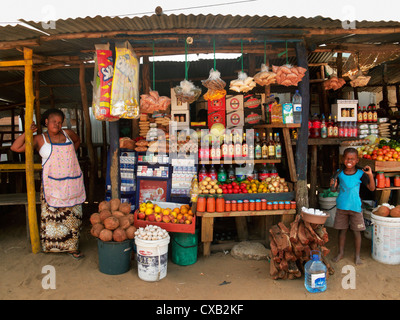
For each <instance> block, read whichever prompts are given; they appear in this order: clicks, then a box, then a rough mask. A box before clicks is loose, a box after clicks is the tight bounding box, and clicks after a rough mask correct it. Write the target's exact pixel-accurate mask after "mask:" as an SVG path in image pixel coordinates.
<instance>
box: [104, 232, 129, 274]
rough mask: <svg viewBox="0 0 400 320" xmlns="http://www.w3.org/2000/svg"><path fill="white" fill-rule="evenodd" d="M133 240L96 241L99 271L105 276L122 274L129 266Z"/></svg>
mask: <svg viewBox="0 0 400 320" xmlns="http://www.w3.org/2000/svg"><path fill="white" fill-rule="evenodd" d="M132 246H133V240H125V241H122V242H114V241H107V242H105V241H102V240H100V239H97V251H98V255H99V269H100V272H102V273H105V274H111V275H116V274H122V273H125V272H128V271H129V269H130V266H131V257H132Z"/></svg>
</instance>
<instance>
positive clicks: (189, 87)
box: [174, 79, 201, 103]
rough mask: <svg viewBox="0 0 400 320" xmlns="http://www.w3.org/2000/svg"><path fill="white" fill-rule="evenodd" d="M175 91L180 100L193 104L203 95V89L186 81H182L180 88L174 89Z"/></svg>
mask: <svg viewBox="0 0 400 320" xmlns="http://www.w3.org/2000/svg"><path fill="white" fill-rule="evenodd" d="M174 91H175V95H176V98H177V99H178V100H180V101H182V102H188V103H193V102H194V101H196V100H197V99H198V98H199V96H200V94H201V89H199V88H198V87H196V86H195V85H194V84H193V83H192V82H191V81H188V80H186V79H185V80H182V81H181V82H180V84H179V86H176V87H175V88H174Z"/></svg>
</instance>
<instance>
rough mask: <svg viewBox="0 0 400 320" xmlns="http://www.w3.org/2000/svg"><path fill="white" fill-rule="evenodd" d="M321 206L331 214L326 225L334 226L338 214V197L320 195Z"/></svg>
mask: <svg viewBox="0 0 400 320" xmlns="http://www.w3.org/2000/svg"><path fill="white" fill-rule="evenodd" d="M318 202H319V207H320V209H321V210H322V211H324V212H325V213H327V214H329V218H328V219H326V221H325V226H327V227H330V228H333V223H334V222H335V216H336V197H325V198H324V197H321V196H319V197H318Z"/></svg>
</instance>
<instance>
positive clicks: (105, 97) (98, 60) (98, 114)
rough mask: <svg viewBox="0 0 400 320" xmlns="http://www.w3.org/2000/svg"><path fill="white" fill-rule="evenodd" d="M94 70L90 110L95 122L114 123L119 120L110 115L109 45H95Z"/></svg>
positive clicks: (110, 56) (111, 68)
mask: <svg viewBox="0 0 400 320" xmlns="http://www.w3.org/2000/svg"><path fill="white" fill-rule="evenodd" d="M95 48H96V54H95V57H94V58H95V68H94V79H93V83H92V85H93V101H92V108H93V114H94V116H95V118H96V120H100V121H116V120H118V119H119V118H118V117H114V116H112V115H111V112H110V99H111V85H112V79H113V70H114V68H113V58H112V52H111V50H109V45H108V44H107V45H96V46H95Z"/></svg>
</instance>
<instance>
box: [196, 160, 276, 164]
mask: <svg viewBox="0 0 400 320" xmlns="http://www.w3.org/2000/svg"><path fill="white" fill-rule="evenodd" d="M243 163H281V160H280V159H261V160H255V159H251V160H241V159H233V160H208V161H207V160H199V164H243Z"/></svg>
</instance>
